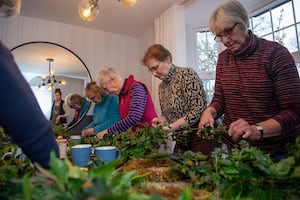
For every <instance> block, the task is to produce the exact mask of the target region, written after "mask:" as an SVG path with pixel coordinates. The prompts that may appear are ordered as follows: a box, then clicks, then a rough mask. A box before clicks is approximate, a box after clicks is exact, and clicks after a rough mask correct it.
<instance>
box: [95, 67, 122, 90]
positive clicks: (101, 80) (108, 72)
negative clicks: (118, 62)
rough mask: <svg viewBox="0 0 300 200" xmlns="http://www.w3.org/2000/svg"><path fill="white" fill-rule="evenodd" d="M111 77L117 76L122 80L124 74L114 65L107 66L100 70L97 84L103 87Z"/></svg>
mask: <svg viewBox="0 0 300 200" xmlns="http://www.w3.org/2000/svg"><path fill="white" fill-rule="evenodd" d="M111 78H116V79H117V80H122V79H123V78H122V76H121V75H120V74H119V73H118V72H117V71H116V70H115V69H114V68H113V67H109V66H107V67H105V68H104V69H102V70H100V72H99V73H98V75H97V81H96V82H97V85H98V86H100V87H102V85H103V84H106V83H107V82H109V80H110V79H111Z"/></svg>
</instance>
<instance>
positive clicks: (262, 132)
mask: <svg viewBox="0 0 300 200" xmlns="http://www.w3.org/2000/svg"><path fill="white" fill-rule="evenodd" d="M256 130H258V131H259V133H260V138H259V139H262V138H263V137H264V128H263V127H262V126H261V125H259V124H256Z"/></svg>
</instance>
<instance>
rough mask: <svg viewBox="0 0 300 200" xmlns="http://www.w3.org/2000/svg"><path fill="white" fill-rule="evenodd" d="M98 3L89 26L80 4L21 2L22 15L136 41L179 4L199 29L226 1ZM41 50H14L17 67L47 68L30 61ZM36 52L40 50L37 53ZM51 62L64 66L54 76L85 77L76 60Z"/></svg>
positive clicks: (72, 0) (70, 0)
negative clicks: (132, 38)
mask: <svg viewBox="0 0 300 200" xmlns="http://www.w3.org/2000/svg"><path fill="white" fill-rule="evenodd" d="M99 1H100V13H99V16H98V18H97V19H96V20H94V21H92V22H87V21H83V20H82V19H81V18H80V17H79V14H78V3H79V0H23V2H22V8H21V15H23V16H27V17H33V18H40V19H45V20H51V21H57V22H60V23H65V24H71V25H76V26H83V27H87V28H91V29H98V30H102V31H105V32H113V33H120V34H124V35H129V36H132V37H139V36H141V35H142V34H143V33H144V32H145V31H146V30H147V29H148V28H149V27H151V26H153V21H154V19H156V18H157V17H158V16H160V15H161V14H162V13H163V12H164V11H165V10H166V9H167V8H169V7H170V6H171V5H173V4H182V5H184V6H185V11H186V24H187V27H192V28H198V27H201V26H207V24H208V18H209V14H210V13H211V11H212V10H213V9H214V8H215V7H217V6H218V5H219V4H220V3H223V2H225V0H209V1H208V0H137V4H136V5H134V6H133V7H124V6H122V5H120V4H119V2H118V0H99ZM240 1H241V2H242V3H243V4H244V5H245V7H246V8H247V9H248V10H249V11H251V10H255V9H257V7H259V6H261V5H264V4H266V3H268V2H271V1H274V0H251V1H250V0H240ZM46 46H47V45H46ZM44 47H45V46H44V45H42V46H35V45H31V46H27V48H22V49H23V50H25V53H24V51H21V49H19V50H18V51H17V50H14V51H13V53H14V55H15V58H16V61H17V62H18V64H19V66H22V67H24V69H25V68H26V69H27V68H29V67H34V66H36V67H35V68H38V66H47V65H48V64H47V61H46V60H45V59H33V58H34V57H37V55H36V52H41V53H42V52H44V51H46V50H42V48H44ZM30 48H34V49H35V50H34V51H32V50H29V49H30ZM36 48H39V50H38V51H37V50H36ZM54 48H58V47H54ZM61 51H62V52H61V54H66V55H65V57H67V56H68V55H67V54H68V53H69V52H68V51H66V50H65V49H61ZM30 52H31V53H30ZM32 52H33V53H32ZM50 54H51V53H49V51H48V52H47V53H45V55H47V56H48V55H50ZM45 55H41V57H42V58H45ZM53 58H55V61H54V62H53V67H55V66H61V65H63V67H62V68H60V67H59V68H57V69H54V70H56V72H57V73H59V74H65V71H60V70H62V69H64V70H70V71H68V72H69V73H68V74H72V75H73V76H86V72H85V71H82V72H81V73H82V74H81V75H80V71H78V70H76V68H74V66H76V65H80V64H81V63H78V59H65V60H64V61H61V60H59V59H56V57H55V55H53ZM28 60H30V62H31V63H27V61H28ZM33 60H37V61H36V63H33V62H34V61H33ZM66 60H68V62H69V63H66ZM28 62H29V61H28ZM21 63H22V64H21ZM26 63H27V64H26ZM70 66H73V67H70ZM79 68H80V67H79ZM81 69H82V68H81ZM21 70H22V69H21ZM22 71H23V70H22ZM34 71H35V72H36V73H37V74H39V73H40V74H43V73H45V72H42V71H38V69H35V70H34Z"/></svg>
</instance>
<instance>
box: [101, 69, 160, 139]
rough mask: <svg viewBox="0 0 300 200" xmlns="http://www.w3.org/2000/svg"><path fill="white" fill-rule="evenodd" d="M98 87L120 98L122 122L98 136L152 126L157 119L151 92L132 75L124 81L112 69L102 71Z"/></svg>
mask: <svg viewBox="0 0 300 200" xmlns="http://www.w3.org/2000/svg"><path fill="white" fill-rule="evenodd" d="M97 81H98V82H97V83H98V85H99V86H100V87H102V88H103V89H104V90H105V91H106V92H108V93H112V94H115V95H118V96H119V111H120V117H121V120H120V121H118V122H116V123H115V124H113V125H111V126H110V127H108V128H107V129H106V130H104V131H101V132H99V133H98V134H97V136H98V137H99V138H102V137H103V135H104V134H107V133H109V134H113V133H121V132H124V131H127V130H128V129H130V128H131V129H132V131H133V132H134V131H135V130H136V128H139V127H143V126H151V121H152V119H153V118H155V117H157V114H156V111H155V108H154V105H153V101H152V98H151V96H150V92H149V91H148V89H147V87H146V85H145V84H143V83H141V82H139V81H136V80H134V77H133V76H132V75H130V76H129V77H128V78H126V79H123V78H122V77H121V75H120V74H119V73H117V72H116V70H115V69H114V68H112V67H107V68H105V69H103V70H101V71H100V72H99V74H98V80H97Z"/></svg>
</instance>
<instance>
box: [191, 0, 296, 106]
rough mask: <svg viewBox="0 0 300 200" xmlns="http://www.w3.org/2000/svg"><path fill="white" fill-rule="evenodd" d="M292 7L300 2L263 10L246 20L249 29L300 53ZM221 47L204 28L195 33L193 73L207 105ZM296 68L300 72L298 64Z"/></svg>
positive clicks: (290, 0)
mask: <svg viewBox="0 0 300 200" xmlns="http://www.w3.org/2000/svg"><path fill="white" fill-rule="evenodd" d="M296 8H297V9H299V8H300V0H289V1H285V2H284V3H282V4H280V5H277V6H273V7H270V6H269V7H266V9H264V11H263V12H260V13H258V14H256V15H253V16H252V17H251V18H250V29H251V30H252V31H253V33H254V34H256V35H258V36H259V37H263V38H265V39H267V40H273V41H277V42H279V43H281V44H283V45H284V46H285V47H286V48H287V49H288V50H289V51H290V52H297V51H300V11H299V10H297V11H296ZM222 48H224V47H223V46H222V44H220V43H216V42H215V41H214V35H213V34H212V33H211V32H209V29H208V28H206V29H199V30H197V31H196V64H197V67H196V71H197V72H198V74H199V76H200V78H201V79H202V81H203V86H204V89H205V91H206V94H207V100H208V102H210V101H211V98H212V95H213V92H214V83H215V67H216V63H217V57H218V53H219V52H220V51H221V50H222ZM297 69H298V70H299V72H300V67H299V63H297ZM299 74H300V73H299Z"/></svg>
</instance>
